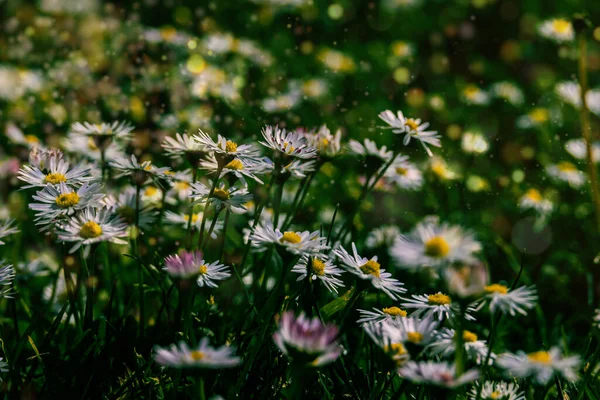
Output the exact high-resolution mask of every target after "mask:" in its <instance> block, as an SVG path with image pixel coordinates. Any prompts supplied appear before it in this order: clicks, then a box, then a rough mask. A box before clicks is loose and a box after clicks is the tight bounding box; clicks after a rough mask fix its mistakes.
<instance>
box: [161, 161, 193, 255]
mask: <svg viewBox="0 0 600 400" xmlns="http://www.w3.org/2000/svg"><path fill="white" fill-rule="evenodd" d="M197 177H198V168H197V167H194V169H193V172H192V185H193V184H194V183H196V178H197ZM163 193H166V192H165V191H163ZM163 209H164V204H163ZM193 217H194V200H193V199H191V198H190V213H189V214H188V226H187V242H188V245H189V246H190V249H191V247H192V219H193ZM161 222H162V210H161Z"/></svg>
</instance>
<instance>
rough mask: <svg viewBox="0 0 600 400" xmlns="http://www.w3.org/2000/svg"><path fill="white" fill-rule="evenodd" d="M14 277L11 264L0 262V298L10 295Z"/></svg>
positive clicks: (9, 296)
mask: <svg viewBox="0 0 600 400" xmlns="http://www.w3.org/2000/svg"><path fill="white" fill-rule="evenodd" d="M14 279H15V269H14V268H13V266H12V265H10V264H8V265H2V263H1V262H0V299H2V298H8V299H10V298H11V297H12V295H13V294H14V293H13V288H12V287H13V280H14Z"/></svg>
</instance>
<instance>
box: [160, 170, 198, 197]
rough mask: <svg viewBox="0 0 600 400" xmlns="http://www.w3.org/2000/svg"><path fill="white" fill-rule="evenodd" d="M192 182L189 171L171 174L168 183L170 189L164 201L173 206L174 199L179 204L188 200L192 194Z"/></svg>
mask: <svg viewBox="0 0 600 400" xmlns="http://www.w3.org/2000/svg"><path fill="white" fill-rule="evenodd" d="M192 180H193V177H192V172H191V171H190V170H189V169H188V170H185V171H179V172H175V173H174V174H172V175H171V179H170V180H169V181H168V184H169V185H170V186H171V188H170V189H169V190H168V191H167V195H166V201H167V202H169V203H172V204H174V203H176V200H175V198H177V199H179V201H181V202H183V201H186V200H188V199H189V197H190V194H191V193H192Z"/></svg>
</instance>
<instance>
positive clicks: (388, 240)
mask: <svg viewBox="0 0 600 400" xmlns="http://www.w3.org/2000/svg"><path fill="white" fill-rule="evenodd" d="M399 235H400V229H399V228H398V227H397V226H395V225H385V226H380V227H378V228H375V229H373V230H372V231H371V232H369V234H368V235H367V239H366V240H365V245H366V246H367V247H368V248H370V249H375V248H379V247H390V246H391V245H392V244H394V241H395V240H396V238H397V237H398V236H399Z"/></svg>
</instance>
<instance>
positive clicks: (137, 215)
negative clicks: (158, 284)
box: [133, 185, 146, 338]
mask: <svg viewBox="0 0 600 400" xmlns="http://www.w3.org/2000/svg"><path fill="white" fill-rule="evenodd" d="M140 191H141V186H140V185H136V189H135V237H134V238H133V243H134V244H135V252H134V254H135V256H136V257H137V259H138V263H137V264H138V285H139V297H140V298H139V302H140V338H143V337H144V325H145V316H146V310H145V304H144V271H143V269H142V262H141V259H140V249H139V242H138V241H139V237H140Z"/></svg>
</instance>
